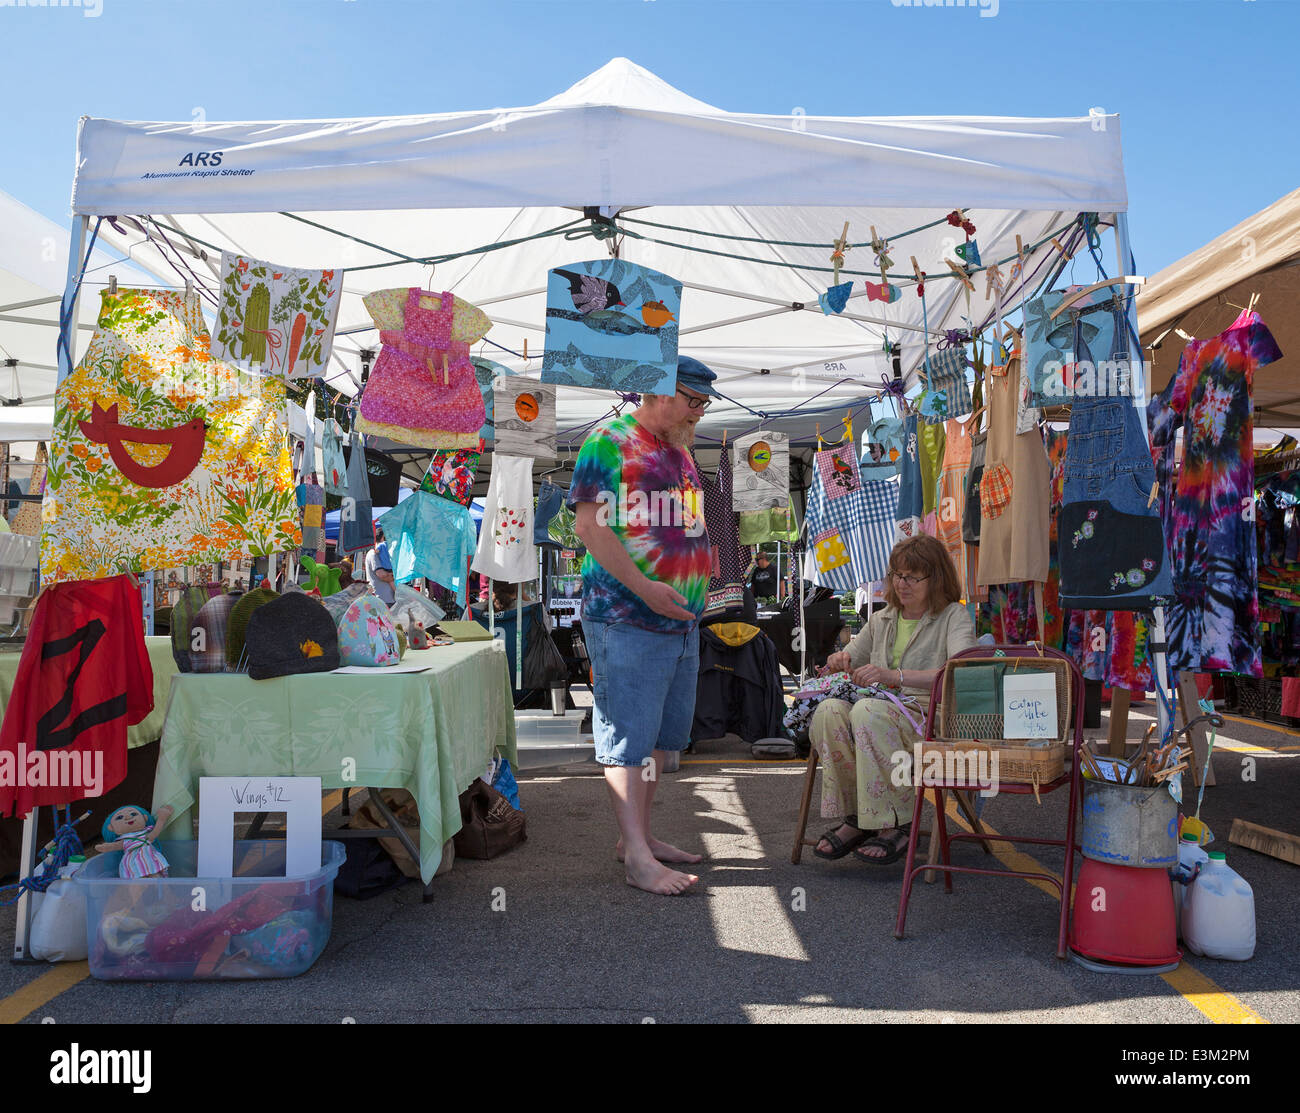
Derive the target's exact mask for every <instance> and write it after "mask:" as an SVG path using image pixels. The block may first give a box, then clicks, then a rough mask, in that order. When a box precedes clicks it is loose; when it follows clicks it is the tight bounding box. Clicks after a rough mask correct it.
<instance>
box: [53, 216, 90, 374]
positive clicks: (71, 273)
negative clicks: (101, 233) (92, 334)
mask: <svg viewBox="0 0 1300 1113" xmlns="http://www.w3.org/2000/svg"><path fill="white" fill-rule="evenodd" d="M89 226H90V217H88V216H73V218H72V228H71V235H70V237H69V243H68V277H67V281H66V282H65V283H64V286H63V299H62V301H61V302H60V308H59V312H60V314H61V315H62V318H63V320H64V321H66V322H67V327H66V328H65V329H60V333H61V334H62V335H61V336H60V344H59V378H58V382H59V383H62V382H63V380H64V379H66V378H67V377H68V376H69V375H71V374H72V369H73V368H74V367H75V366H76V365H77V324H78V310H79V309H80V308H81V259H82V257H83V256H84V255H85V254H86V229H87V228H88V227H89Z"/></svg>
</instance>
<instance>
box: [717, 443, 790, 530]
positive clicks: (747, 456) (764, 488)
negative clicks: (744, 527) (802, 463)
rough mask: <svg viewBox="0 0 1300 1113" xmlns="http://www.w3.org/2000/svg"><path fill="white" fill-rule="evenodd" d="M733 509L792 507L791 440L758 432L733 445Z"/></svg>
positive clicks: (738, 511) (739, 510) (737, 510)
mask: <svg viewBox="0 0 1300 1113" xmlns="http://www.w3.org/2000/svg"><path fill="white" fill-rule="evenodd" d="M731 468H732V471H731V474H732V508H733V509H734V510H735V511H736V512H737V513H740V512H742V511H746V510H771V509H775V508H777V507H781V506H789V505H790V438H789V437H787V436H786V435H785V434H784V433H770V432H758V433H750V434H748V435H747V436H743V437H737V438H736V439H735V441H733V442H732V446H731Z"/></svg>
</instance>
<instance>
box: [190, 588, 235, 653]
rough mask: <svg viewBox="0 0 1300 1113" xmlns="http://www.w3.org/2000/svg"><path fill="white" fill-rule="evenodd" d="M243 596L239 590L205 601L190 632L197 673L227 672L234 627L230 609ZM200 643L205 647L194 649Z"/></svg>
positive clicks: (195, 617)
mask: <svg viewBox="0 0 1300 1113" xmlns="http://www.w3.org/2000/svg"><path fill="white" fill-rule="evenodd" d="M241 596H242V592H238V591H232V592H230V593H228V594H226V595H218V596H217V597H216V598H215V599H209V600H208V601H207V602H206V603H204V604H203V606H202V607H201V608H199V613H198V614H196V615H195V616H194V626H193V630H192V631H191V633H190V668H191V669H192V670H193V671H194V672H225V671H226V631H227V629H228V628H229V626H230V612H231V611H233V610H234V608H235V604H236V603H238V602H239V600H240V597H241ZM200 633H201V634H202V637H201V638H200V637H199V634H200ZM196 642H197V643H198V645H200V646H201V647H202V648H201V649H195V648H194V646H195V643H196Z"/></svg>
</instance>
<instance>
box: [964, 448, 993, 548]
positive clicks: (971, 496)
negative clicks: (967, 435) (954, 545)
mask: <svg viewBox="0 0 1300 1113" xmlns="http://www.w3.org/2000/svg"><path fill="white" fill-rule="evenodd" d="M986 439H987V438H986V436H985V434H983V433H976V434H975V435H974V438H973V443H972V444H971V450H970V468H969V470H968V471H967V472H966V505H965V507H963V509H962V518H961V539H962V540H963V541H965V542H966V544H967V545H978V544H979V543H980V480H981V479H983V478H984V456H985V451H986V449H985V440H986Z"/></svg>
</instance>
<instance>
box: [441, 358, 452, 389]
mask: <svg viewBox="0 0 1300 1113" xmlns="http://www.w3.org/2000/svg"><path fill="white" fill-rule="evenodd" d="M450 383H451V379H450V377H449V376H448V372H447V353H446V352H443V353H442V385H443V386H449V385H450Z"/></svg>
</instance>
